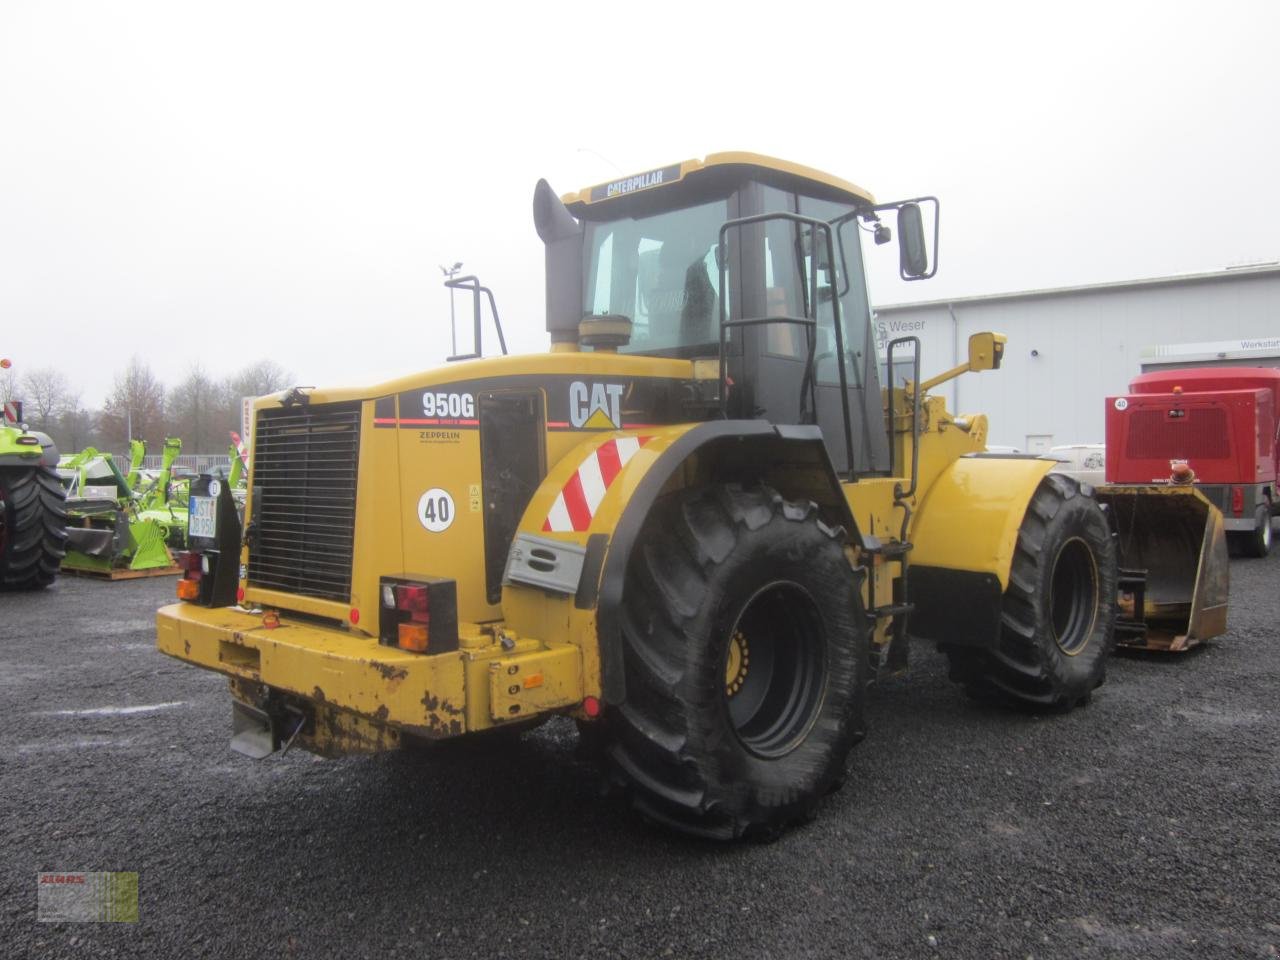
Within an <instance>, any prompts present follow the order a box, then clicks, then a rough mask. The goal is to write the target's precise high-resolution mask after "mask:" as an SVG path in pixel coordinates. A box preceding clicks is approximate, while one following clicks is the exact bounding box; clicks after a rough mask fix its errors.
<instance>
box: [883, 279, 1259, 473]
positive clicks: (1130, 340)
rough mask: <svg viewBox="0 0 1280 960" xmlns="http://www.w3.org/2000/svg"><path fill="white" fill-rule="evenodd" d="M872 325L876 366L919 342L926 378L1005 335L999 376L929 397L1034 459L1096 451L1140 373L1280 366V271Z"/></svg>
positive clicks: (911, 308) (957, 384)
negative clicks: (940, 397)
mask: <svg viewBox="0 0 1280 960" xmlns="http://www.w3.org/2000/svg"><path fill="white" fill-rule="evenodd" d="M874 323H875V325H876V331H877V345H878V346H879V348H880V352H881V357H882V359H883V356H884V349H885V346H886V345H887V343H888V342H889V341H890V340H892V339H894V338H895V337H901V336H917V337H919V338H920V340H921V347H922V353H921V371H922V374H923V376H924V377H925V378H928V377H929V376H931V375H933V374H935V373H939V372H941V371H943V370H946V369H948V368H950V367H954V366H957V365H959V364H960V363H963V362H964V360H965V359H966V357H967V353H966V350H967V345H968V339H969V335H970V334H971V333H977V332H979V331H982V330H994V331H996V332H998V333H1003V334H1005V335H1006V336H1008V338H1009V342H1008V345H1007V346H1006V348H1005V354H1004V364H1003V366H1002V367H1001V369H1000V370H997V371H993V372H988V373H979V374H965V375H964V376H962V377H959V378H957V379H955V380H953V381H951V383H949V384H945V385H944V386H942V387H940V388H939V390H940V391H941V392H942V393H943V394H944V395H946V396H947V401H948V402H947V406H948V407H949V408H950V409H952V410H954V411H956V412H958V413H986V414H987V415H988V416H989V417H990V421H991V431H990V438H989V439H990V442H991V443H992V444H999V445H1007V446H1013V447H1018V448H1020V449H1022V450H1025V451H1028V452H1033V451H1034V452H1040V451H1045V450H1048V449H1049V447H1051V446H1053V445H1055V444H1068V443H1100V442H1102V440H1103V408H1104V400H1105V398H1106V397H1107V396H1108V395H1112V396H1114V395H1115V394H1118V393H1125V392H1127V389H1128V384H1129V380H1130V379H1131V378H1133V377H1134V376H1136V375H1137V374H1139V373H1141V372H1143V370H1153V369H1161V368H1163V367H1165V366H1166V365H1168V364H1170V363H1183V362H1193V363H1201V364H1202V365H1203V362H1205V361H1216V360H1222V361H1224V362H1227V363H1232V364H1240V365H1256V366H1268V367H1280V265H1278V264H1268V265H1266V266H1255V267H1247V268H1240V269H1231V270H1223V271H1220V272H1217V273H1200V274H1186V275H1183V276H1177V277H1162V278H1158V279H1151V280H1131V281H1125V282H1122V283H1106V284H1097V285H1093V286H1083V287H1063V288H1060V289H1054V290H1030V291H1026V292H1023V293H1002V294H993V295H989V296H980V297H964V298H960V299H955V300H934V301H926V302H921V303H903V304H893V305H888V306H882V307H878V308H876V311H875V320H874ZM895 354H896V351H895ZM908 354H909V349H908ZM896 362H897V361H896V355H895V364H896ZM900 369H901V368H900Z"/></svg>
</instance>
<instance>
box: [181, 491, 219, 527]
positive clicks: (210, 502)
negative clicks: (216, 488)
mask: <svg viewBox="0 0 1280 960" xmlns="http://www.w3.org/2000/svg"><path fill="white" fill-rule="evenodd" d="M217 505H218V501H217V500H215V499H214V498H213V497H192V498H191V508H190V512H189V513H188V514H187V536H189V537H213V536H216V535H217V533H218V514H217V512H216V511H215V509H214V508H215V507H217Z"/></svg>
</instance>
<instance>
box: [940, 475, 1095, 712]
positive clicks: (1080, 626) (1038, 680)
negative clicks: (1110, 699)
mask: <svg viewBox="0 0 1280 960" xmlns="http://www.w3.org/2000/svg"><path fill="white" fill-rule="evenodd" d="M1116 579H1117V571H1116V548H1115V543H1114V541H1113V540H1112V536H1111V530H1110V527H1109V525H1108V523H1107V518H1106V514H1105V513H1104V512H1103V509H1102V507H1101V506H1100V505H1099V504H1098V502H1097V501H1096V500H1094V499H1093V497H1092V496H1090V488H1088V487H1084V488H1082V487H1081V485H1080V484H1078V483H1077V482H1076V481H1075V480H1073V479H1071V478H1069V477H1064V476H1062V475H1061V474H1056V473H1051V474H1048V475H1047V476H1046V477H1045V478H1044V479H1043V480H1041V481H1040V486H1039V487H1038V488H1037V489H1036V492H1035V494H1034V495H1033V496H1032V498H1031V502H1030V504H1028V506H1027V512H1026V515H1025V516H1024V517H1023V520H1022V525H1021V527H1020V528H1019V530H1018V542H1017V546H1016V549H1015V552H1014V558H1013V565H1012V567H1011V569H1010V571H1009V585H1008V587H1007V588H1006V590H1005V593H1004V601H1003V606H1002V610H1001V629H1000V637H999V640H998V642H997V643H996V644H995V645H994V646H992V647H989V648H983V647H967V646H965V647H962V646H957V645H950V644H943V645H942V649H943V651H944V652H945V653H946V654H947V658H948V660H949V661H950V664H951V679H952V680H954V681H956V682H958V683H960V684H961V685H963V687H964V688H965V691H966V692H967V693H968V694H969V695H970V696H972V697H973V698H974V699H977V700H981V701H984V702H991V703H998V704H1001V705H1003V706H1007V707H1013V708H1016V709H1022V710H1030V711H1035V712H1060V713H1065V712H1067V711H1069V710H1071V709H1072V708H1073V707H1076V706H1083V705H1084V704H1086V703H1088V701H1089V698H1090V696H1091V695H1092V693H1093V691H1094V689H1095V688H1097V687H1099V686H1101V685H1102V683H1103V681H1104V680H1105V679H1106V668H1107V657H1108V656H1109V655H1110V654H1111V651H1112V649H1113V648H1114V647H1115V619H1116Z"/></svg>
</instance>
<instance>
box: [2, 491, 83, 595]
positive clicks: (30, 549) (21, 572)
mask: <svg viewBox="0 0 1280 960" xmlns="http://www.w3.org/2000/svg"><path fill="white" fill-rule="evenodd" d="M66 500H67V494H66V491H65V490H64V489H63V487H62V483H61V481H60V480H59V479H58V475H57V474H56V473H54V472H53V471H52V470H50V469H48V468H46V467H5V468H0V503H3V509H2V510H0V589H4V590H35V589H39V588H42V587H47V586H49V584H51V583H53V581H54V580H55V579H56V578H57V576H58V567H59V566H60V565H61V564H62V558H63V556H65V555H66V545H67V510H66Z"/></svg>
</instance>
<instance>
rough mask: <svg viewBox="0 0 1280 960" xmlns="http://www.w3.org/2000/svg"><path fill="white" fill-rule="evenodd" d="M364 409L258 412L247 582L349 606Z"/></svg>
mask: <svg viewBox="0 0 1280 960" xmlns="http://www.w3.org/2000/svg"><path fill="white" fill-rule="evenodd" d="M359 452H360V404H359V403H335V404H328V405H325V406H318V407H305V406H298V407H292V408H288V409H286V408H283V407H282V408H281V409H279V410H262V411H260V412H259V413H258V418H257V422H256V425H255V426H254V434H253V525H252V527H251V534H250V542H249V583H250V584H251V585H252V586H256V587H266V588H268V589H271V590H283V591H285V592H287V593H297V594H302V595H304V596H308V597H319V598H322V599H325V600H338V601H342V602H344V603H345V602H346V601H347V600H348V599H349V598H350V596H351V554H352V549H353V542H354V537H355V518H356V464H357V462H358V456H359Z"/></svg>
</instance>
